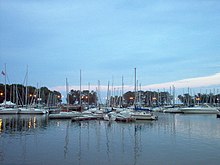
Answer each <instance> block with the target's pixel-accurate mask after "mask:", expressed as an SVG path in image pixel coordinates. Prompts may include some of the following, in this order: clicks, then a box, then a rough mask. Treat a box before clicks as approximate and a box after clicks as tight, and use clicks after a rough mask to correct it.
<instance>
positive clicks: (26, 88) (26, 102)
mask: <svg viewBox="0 0 220 165" xmlns="http://www.w3.org/2000/svg"><path fill="white" fill-rule="evenodd" d="M27 84H28V65H27V70H26V82H25V86H26V87H25V105H26V107H27V105H28V87H27Z"/></svg>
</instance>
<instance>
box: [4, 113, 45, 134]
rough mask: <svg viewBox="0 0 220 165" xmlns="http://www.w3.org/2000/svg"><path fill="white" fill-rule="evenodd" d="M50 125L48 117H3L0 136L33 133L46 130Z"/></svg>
mask: <svg viewBox="0 0 220 165" xmlns="http://www.w3.org/2000/svg"><path fill="white" fill-rule="evenodd" d="M47 124H48V118H47V116H46V115H43V116H39V115H1V116H0V134H1V133H9V134H11V133H14V132H26V131H32V130H35V129H37V128H45V127H46V126H47Z"/></svg>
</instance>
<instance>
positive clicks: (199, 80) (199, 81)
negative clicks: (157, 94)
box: [142, 73, 220, 90]
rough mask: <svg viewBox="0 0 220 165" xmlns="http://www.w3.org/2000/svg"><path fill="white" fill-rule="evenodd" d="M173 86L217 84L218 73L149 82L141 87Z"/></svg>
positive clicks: (219, 74) (192, 86) (208, 85)
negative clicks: (161, 81) (157, 82)
mask: <svg viewBox="0 0 220 165" xmlns="http://www.w3.org/2000/svg"><path fill="white" fill-rule="evenodd" d="M173 85H174V86H175V88H187V87H190V88H201V87H210V86H216V85H217V86H218V85H220V73H216V74H214V75H210V76H204V77H196V78H188V79H183V80H177V81H172V82H166V83H159V84H151V85H147V86H143V88H142V89H145V90H146V89H163V88H170V87H171V86H173Z"/></svg>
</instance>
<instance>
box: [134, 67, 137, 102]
mask: <svg viewBox="0 0 220 165" xmlns="http://www.w3.org/2000/svg"><path fill="white" fill-rule="evenodd" d="M136 83H137V80H136V68H134V106H136V101H137V100H136V99H137V98H136V97H137V94H136V93H137V84H136Z"/></svg>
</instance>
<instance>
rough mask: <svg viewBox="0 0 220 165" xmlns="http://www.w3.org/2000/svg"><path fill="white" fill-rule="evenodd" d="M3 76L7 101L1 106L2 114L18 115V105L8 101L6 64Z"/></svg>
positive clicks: (0, 111)
mask: <svg viewBox="0 0 220 165" xmlns="http://www.w3.org/2000/svg"><path fill="white" fill-rule="evenodd" d="M2 75H3V76H4V78H5V100H4V102H3V103H1V104H0V114H17V113H18V112H19V109H18V108H17V105H16V104H14V103H12V102H11V101H7V88H6V76H7V73H6V64H5V71H2Z"/></svg>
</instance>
